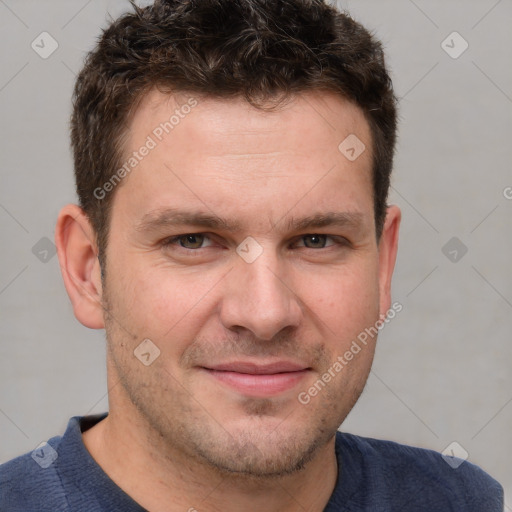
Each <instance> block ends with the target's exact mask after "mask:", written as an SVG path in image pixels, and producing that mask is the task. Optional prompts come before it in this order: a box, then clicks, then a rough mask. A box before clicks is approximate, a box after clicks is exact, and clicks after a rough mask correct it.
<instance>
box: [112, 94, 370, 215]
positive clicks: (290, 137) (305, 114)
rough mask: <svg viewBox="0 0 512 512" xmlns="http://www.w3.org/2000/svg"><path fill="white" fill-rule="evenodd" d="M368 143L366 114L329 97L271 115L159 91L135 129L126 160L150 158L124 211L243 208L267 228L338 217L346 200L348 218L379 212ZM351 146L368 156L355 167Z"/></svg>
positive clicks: (238, 103)
mask: <svg viewBox="0 0 512 512" xmlns="http://www.w3.org/2000/svg"><path fill="white" fill-rule="evenodd" d="M354 137H355V139H354ZM370 137H371V136H370V129H369V126H368V123H367V121H366V119H365V117H364V115H363V113H362V111H361V110H360V109H359V108H358V107H357V106H355V105H353V104H352V103H350V102H349V101H347V100H345V99H343V98H341V97H339V96H337V95H334V94H331V93H320V92H312V93H307V94H302V95H300V96H296V97H294V98H291V99H290V100H289V101H288V102H287V103H285V104H284V105H282V106H281V107H279V108H277V109H276V110H273V111H266V110H261V109H256V108H255V107H253V106H251V105H250V104H249V103H247V102H246V101H245V100H244V99H241V98H235V99H212V98H206V99H205V98H200V97H194V96H193V95H191V94H186V93H180V94H163V93H161V92H158V91H151V92H150V93H149V94H147V96H146V97H145V98H144V99H143V100H142V102H141V103H140V105H139V107H138V109H137V111H136V112H135V114H134V116H133V118H132V120H131V124H130V130H129V134H128V137H127V140H126V146H125V149H126V153H125V160H126V159H127V158H130V155H133V153H134V152H139V153H140V152H141V151H139V150H140V149H142V148H143V147H144V146H148V147H149V146H150V147H151V149H150V150H149V151H144V153H146V155H145V156H144V157H143V158H140V160H139V161H138V162H137V165H136V168H134V169H133V170H132V171H131V172H129V173H127V176H126V178H124V180H123V184H122V185H123V186H122V187H120V189H121V190H118V191H117V192H118V193H119V195H120V196H121V197H120V198H119V199H120V200H119V201H118V200H117V199H116V202H118V203H119V202H121V203H123V204H124V207H125V208H127V209H129V210H130V212H128V213H129V214H133V216H134V217H135V215H136V214H137V215H138V218H139V219H140V218H142V217H143V216H146V217H147V214H148V213H149V212H150V211H156V210H162V209H165V208H169V207H171V208H174V207H177V206H180V204H179V203H182V204H181V206H184V205H185V204H186V206H187V207H188V208H189V209H190V208H192V209H193V208H196V209H198V208H200V209H201V211H203V212H204V211H207V210H208V209H210V210H213V211H215V213H217V212H219V211H222V213H223V214H225V215H223V216H225V217H229V216H230V215H231V216H232V217H233V216H237V215H238V216H240V207H241V206H243V209H244V211H247V214H248V216H249V217H250V216H253V217H254V215H255V214H257V213H258V211H259V213H260V217H262V216H265V217H266V219H267V221H269V220H270V219H271V218H272V216H273V214H275V216H282V215H283V213H285V211H286V210H287V209H288V210H289V209H290V208H291V207H293V208H295V209H297V208H299V209H300V208H301V207H303V208H305V207H307V206H308V205H310V206H311V207H315V208H316V209H317V210H318V207H322V206H325V208H327V209H328V210H330V211H335V210H336V202H337V201H338V202H339V200H340V197H344V201H345V202H346V203H347V205H346V206H348V210H354V209H359V210H361V209H368V207H370V209H371V203H372V195H373V194H372V190H373V187H372V178H371V162H372V156H371V152H372V151H371V138H370ZM346 140H348V141H349V146H350V145H351V146H354V140H356V141H358V142H359V143H360V144H361V146H354V148H355V150H356V151H358V152H359V151H360V150H361V147H363V148H365V150H364V151H363V152H362V153H361V155H360V156H359V157H358V158H357V159H354V160H352V159H350V158H347V154H346V153H344V151H345V150H346V149H347V147H346V146H347V144H344V141H346ZM340 144H341V146H340ZM363 144H364V146H362V145H363ZM349 149H350V148H349ZM348 156H351V154H350V153H349V154H348ZM298 202H300V203H301V204H300V205H297V204H296V203H298ZM249 203H251V204H253V205H254V209H253V210H251V209H250V208H249ZM349 203H350V204H349ZM362 203H364V204H362ZM315 204H316V206H315ZM194 205H195V206H194ZM338 206H339V207H340V208H341V207H342V206H344V205H338ZM343 209H345V210H346V209H347V208H343ZM262 210H264V211H262ZM294 213H296V212H294ZM312 213H319V211H315V212H313V211H311V212H310V214H312ZM133 220H135V218H134V219H133ZM240 220H242V219H240ZM270 222H271V221H270Z"/></svg>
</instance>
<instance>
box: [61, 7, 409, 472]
mask: <svg viewBox="0 0 512 512" xmlns="http://www.w3.org/2000/svg"><path fill="white" fill-rule="evenodd" d="M133 9H134V12H132V13H129V14H126V15H124V16H122V17H121V18H119V19H118V20H116V21H115V22H113V23H112V24H111V25H110V26H109V27H108V28H107V29H106V30H105V31H104V33H103V35H102V37H101V39H100V41H99V42H98V45H97V46H96V48H95V49H94V50H93V51H92V52H91V53H90V54H89V56H88V57H87V60H86V63H85V66H84V68H83V70H82V72H81V73H80V74H79V76H78V79H77V83H76V89H75V95H74V109H73V116H72V125H71V130H72V146H73V151H74V158H75V175H76V183H77V192H78V196H79V206H68V207H66V208H65V209H63V211H62V212H61V214H60V216H59V221H58V226H57V236H56V238H57V245H58V248H59V258H60V262H61V266H62V269H63V275H64V280H65V283H66V287H67V289H68V293H69V295H70V297H71V299H72V302H73V306H74V311H75V315H76V316H77V318H78V319H79V320H80V321H81V322H82V323H83V324H84V325H86V326H88V327H91V328H105V329H106V333H107V344H108V369H109V380H110V382H111V384H112V385H114V384H118V383H119V385H118V386H115V387H114V390H113V391H112V392H111V395H110V403H111V416H112V417H114V418H115V417H118V418H119V419H120V420H121V419H122V418H123V417H124V418H130V417H131V418H134V417H136V418H137V420H136V421H137V422H138V425H139V426H140V428H144V429H145V431H146V432H147V437H148V439H152V440H153V442H154V443H155V444H157V443H160V444H161V445H162V446H163V447H164V453H165V447H168V449H169V453H171V451H172V450H174V451H176V450H179V451H181V453H183V454H186V455H187V456H189V457H191V458H194V459H195V460H198V461H202V462H203V463H205V464H208V465H210V466H211V467H214V468H216V469H217V470H218V471H228V472H232V473H233V472H234V473H240V474H251V475H253V476H260V477H266V476H271V475H274V476H275V475H277V474H285V473H290V472H293V471H296V470H298V469H300V468H301V467H303V466H304V465H305V464H306V463H307V462H308V460H310V459H311V458H312V457H313V456H314V454H315V453H316V451H317V450H318V449H319V447H321V446H324V445H325V444H326V443H327V442H328V441H329V440H330V439H332V436H333V434H334V432H335V431H336V429H337V427H338V426H339V425H340V424H341V423H342V421H343V420H344V418H345V417H346V415H347V414H348V412H349V411H350V409H351V408H352V407H353V405H354V403H355V402H356V400H357V398H358V397H359V395H360V393H361V391H362V389H363V387H364V384H365V382H366V379H367V376H368V373H369V370H370V366H371V362H372V359H373V352H374V345H375V340H376V337H375V336H373V337H371V338H370V339H369V340H367V343H366V344H364V346H363V347H362V348H361V350H360V352H358V353H357V354H356V355H354V358H353V359H352V360H350V361H349V362H347V364H346V366H344V367H343V369H342V370H341V371H335V370H334V369H333V366H334V364H335V362H336V361H337V360H338V357H340V356H343V354H344V353H346V352H347V351H348V350H349V349H350V347H351V346H352V343H353V341H354V340H356V339H357V337H358V335H359V334H360V333H361V332H362V331H364V329H367V328H369V327H372V326H374V325H375V323H376V322H377V321H378V320H379V318H380V317H381V316H383V315H385V314H386V312H387V311H388V309H389V307H390V282H391V274H392V270H393V265H394V261H395V255H396V245H397V232H398V224H399V217H400V216H399V211H398V209H397V208H395V207H388V206H387V193H388V188H389V179H390V173H391V168H392V160H393V151H394V146H395V138H396V105H395V97H394V95H393V91H392V87H391V82H390V79H389V76H388V74H387V71H386V68H385V65H384V58H383V53H382V49H381V46H380V44H379V43H378V42H377V41H376V40H375V39H374V38H373V37H372V36H371V34H369V33H368V32H367V31H366V30H365V29H364V28H363V27H362V26H361V25H359V24H358V23H356V22H355V21H354V20H352V19H351V18H350V17H349V16H348V15H346V14H341V13H339V12H337V11H336V10H335V9H333V8H332V7H330V6H328V5H327V4H326V3H324V2H322V1H320V0H286V1H284V0H273V1H267V0H243V1H242V0H204V1H164V0H160V1H159V0H157V1H156V2H155V4H154V5H153V6H150V7H146V8H138V7H136V6H135V5H134V6H133ZM343 141H348V142H345V143H344V142H343ZM347 144H348V146H349V147H347ZM354 144H355V146H354ZM354 148H355V155H354V151H352V149H354ZM347 150H348V151H351V152H349V153H347ZM354 156H356V158H353V157H354ZM143 340H151V341H149V342H148V341H145V342H144V341H143ZM141 343H142V345H141ZM338 361H339V360H338ZM254 373H267V374H272V373H273V374H276V373H281V374H283V373H284V374H286V375H285V376H284V377H283V375H281V376H277V377H276V376H275V375H268V376H267V377H261V375H260V376H254V375H252V377H251V374H254ZM327 373H329V374H330V375H331V377H332V378H330V379H328V382H325V380H326V379H324V380H323V382H324V384H325V385H324V386H321V385H317V388H319V389H318V393H314V399H311V400H309V401H307V403H304V402H305V400H302V401H301V400H299V399H298V397H299V395H300V394H301V392H304V391H307V390H308V389H310V388H311V387H312V386H314V385H315V383H318V381H319V379H320V380H321V378H322V376H324V375H326V374H327ZM241 374H245V375H246V376H247V375H249V376H248V377H247V378H242V380H240V375H241ZM265 379H266V380H265ZM320 388H321V389H320ZM157 440H158V441H157Z"/></svg>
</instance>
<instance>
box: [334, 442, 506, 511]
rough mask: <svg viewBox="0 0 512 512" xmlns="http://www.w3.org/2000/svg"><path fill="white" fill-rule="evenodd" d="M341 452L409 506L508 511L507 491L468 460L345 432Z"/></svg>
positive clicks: (339, 450)
mask: <svg viewBox="0 0 512 512" xmlns="http://www.w3.org/2000/svg"><path fill="white" fill-rule="evenodd" d="M336 448H337V451H338V452H339V453H340V454H341V458H342V459H343V457H344V456H345V457H348V459H349V460H350V463H351V464H352V463H353V464H354V465H355V466H356V467H358V468H363V470H364V472H365V473H366V475H365V478H373V482H376V485H380V486H382V487H384V488H388V489H392V491H393V493H394V494H395V495H397V494H400V495H401V496H402V501H404V502H405V501H409V502H410V501H411V500H413V502H414V501H416V500H419V501H420V502H422V503H425V504H427V503H430V504H436V505H440V504H442V503H445V504H446V505H449V504H450V506H449V507H448V506H446V507H445V508H443V509H442V510H458V511H466V510H467V511H475V512H476V511H478V512H487V511H488V512H502V510H503V489H502V487H501V485H500V484H499V483H498V482H497V481H496V480H494V479H493V478H492V477H491V476H489V475H488V474H487V473H486V472H485V471H483V470H482V469H480V468H479V467H478V466H476V465H474V464H472V463H470V462H468V461H467V460H464V461H463V460H461V459H456V458H453V457H446V456H443V455H441V454H440V453H438V452H436V451H433V450H428V449H424V448H416V447H413V446H407V445H403V444H400V443H396V442H393V441H383V440H379V439H372V438H366V437H361V436H356V435H353V434H347V433H341V432H338V434H337V437H336ZM381 490H382V489H381ZM438 510H441V509H440V508H439V509H438Z"/></svg>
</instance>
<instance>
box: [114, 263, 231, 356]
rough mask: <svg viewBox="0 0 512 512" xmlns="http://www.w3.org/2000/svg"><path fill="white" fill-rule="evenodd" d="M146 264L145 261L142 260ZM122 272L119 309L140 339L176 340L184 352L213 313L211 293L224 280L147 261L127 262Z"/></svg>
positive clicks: (215, 276)
mask: <svg viewBox="0 0 512 512" xmlns="http://www.w3.org/2000/svg"><path fill="white" fill-rule="evenodd" d="M140 260H143V258H140ZM124 268H126V269H127V268H129V269H130V271H126V272H118V273H117V275H116V276H112V280H111V281H112V282H115V280H116V279H117V280H118V281H117V284H116V288H117V293H116V297H117V300H116V306H117V308H118V309H119V310H120V314H121V315H122V316H123V317H124V318H125V319H126V321H127V322H128V323H129V325H130V326H132V329H133V330H134V331H135V332H137V333H138V334H139V337H141V336H142V337H143V338H145V337H147V338H150V339H152V340H153V341H154V342H155V343H157V344H158V343H162V344H163V343H164V342H165V343H166V344H167V340H169V339H172V340H174V341H173V343H172V346H174V347H176V349H177V350H179V349H180V347H179V344H180V340H183V341H182V344H183V346H185V345H186V343H188V342H189V340H190V339H192V338H193V337H194V336H195V335H196V333H197V331H198V330H200V328H201V325H203V324H204V322H205V316H206V315H207V311H209V310H211V300H209V299H210V296H211V292H212V289H214V288H215V284H216V283H217V282H218V281H219V278H220V277H222V276H217V275H216V274H215V275H210V274H205V273H198V272H195V273H191V272H185V273H177V272H176V271H175V270H173V269H170V268H161V267H160V266H150V265H147V264H145V263H144V262H143V261H126V262H125V266H124Z"/></svg>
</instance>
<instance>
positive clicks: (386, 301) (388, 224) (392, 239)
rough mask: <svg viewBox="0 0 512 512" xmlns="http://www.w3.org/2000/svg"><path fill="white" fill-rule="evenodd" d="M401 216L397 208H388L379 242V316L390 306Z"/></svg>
mask: <svg viewBox="0 0 512 512" xmlns="http://www.w3.org/2000/svg"><path fill="white" fill-rule="evenodd" d="M401 218H402V214H401V212H400V208H398V206H395V205H393V206H388V208H387V213H386V219H385V221H384V227H383V229H382V235H381V237H380V240H379V292H380V314H381V316H382V315H386V313H387V312H388V310H389V308H390V306H391V278H392V276H393V269H394V268H395V261H396V254H397V251H398V230H399V228H400V220H401Z"/></svg>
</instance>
